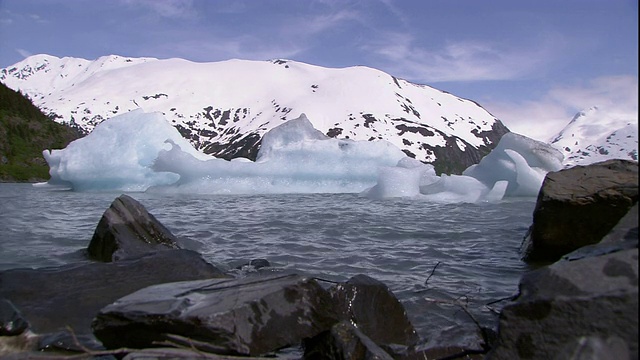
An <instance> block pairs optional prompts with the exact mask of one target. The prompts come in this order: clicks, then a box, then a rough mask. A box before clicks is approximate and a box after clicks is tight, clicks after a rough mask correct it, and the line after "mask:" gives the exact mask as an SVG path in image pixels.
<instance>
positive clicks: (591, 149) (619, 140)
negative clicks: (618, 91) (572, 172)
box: [550, 107, 638, 167]
mask: <svg viewBox="0 0 640 360" xmlns="http://www.w3.org/2000/svg"><path fill="white" fill-rule="evenodd" d="M550 144H551V145H552V146H554V147H555V148H557V149H558V150H560V151H561V152H562V153H563V155H564V165H565V166H567V167H569V166H575V165H588V164H591V163H594V162H598V161H603V160H607V159H630V160H635V161H638V115H637V114H629V113H619V112H614V111H607V110H605V109H601V108H598V107H592V108H590V109H588V110H585V111H581V112H579V113H577V114H576V115H575V116H574V117H573V119H572V120H571V121H570V122H569V123H568V124H567V126H565V127H564V129H562V131H560V132H559V133H558V134H557V135H555V136H554V137H552V138H551V141H550Z"/></svg>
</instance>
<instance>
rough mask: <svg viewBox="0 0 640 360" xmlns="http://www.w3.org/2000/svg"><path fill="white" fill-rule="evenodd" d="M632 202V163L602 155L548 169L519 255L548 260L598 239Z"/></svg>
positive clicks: (634, 192) (634, 177) (634, 183)
mask: <svg viewBox="0 0 640 360" xmlns="http://www.w3.org/2000/svg"><path fill="white" fill-rule="evenodd" d="M637 202H638V163H637V162H634V161H628V160H608V161H604V162H600V163H596V164H591V165H588V166H576V167H573V168H570V169H565V170H561V171H558V172H551V173H548V174H547V176H546V178H545V180H544V183H543V184H542V188H541V189H540V193H539V195H538V201H537V203H536V207H535V210H534V213H533V225H532V226H531V228H530V229H529V232H528V234H527V236H526V238H525V242H524V244H523V259H524V260H525V261H531V262H538V261H540V262H552V261H556V260H558V259H560V257H562V256H563V255H565V254H567V253H569V252H572V251H574V250H576V249H578V248H580V247H582V246H585V245H590V244H595V243H597V242H599V241H600V240H601V239H602V238H603V237H604V236H605V235H606V234H607V233H608V232H609V231H610V230H611V229H612V228H613V227H614V225H616V224H617V223H618V221H619V220H620V219H621V218H622V217H623V216H624V215H625V214H626V213H627V212H628V211H629V209H630V208H631V207H632V206H633V205H634V204H636V203H637Z"/></svg>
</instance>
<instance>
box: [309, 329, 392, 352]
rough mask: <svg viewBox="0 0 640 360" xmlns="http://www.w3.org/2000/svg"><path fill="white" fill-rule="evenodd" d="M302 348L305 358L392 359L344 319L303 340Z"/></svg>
mask: <svg viewBox="0 0 640 360" xmlns="http://www.w3.org/2000/svg"><path fill="white" fill-rule="evenodd" d="M304 349H305V351H304V359H305V360H365V359H366V360H393V358H392V357H391V355H389V354H387V353H386V352H385V351H384V350H383V349H382V348H380V346H378V345H376V343H374V342H373V341H372V340H371V339H369V338H368V337H367V336H366V335H365V334H363V333H362V332H361V331H360V330H358V328H356V327H355V326H353V325H352V324H351V323H349V322H346V321H342V322H339V323H337V324H335V325H334V326H332V327H331V330H329V331H326V332H323V333H322V334H320V335H318V336H316V337H314V338H312V339H309V340H307V341H305V343H304Z"/></svg>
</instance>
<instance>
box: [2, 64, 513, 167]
mask: <svg viewBox="0 0 640 360" xmlns="http://www.w3.org/2000/svg"><path fill="white" fill-rule="evenodd" d="M0 81H2V82H3V83H4V84H6V85H7V86H8V87H10V88H12V89H14V90H20V91H22V92H23V93H25V94H27V95H28V96H29V97H30V98H31V99H32V100H33V102H34V103H35V104H36V105H37V106H38V107H40V108H41V109H42V110H43V111H44V112H45V113H46V114H50V115H51V116H52V117H55V118H56V120H57V121H59V122H64V123H70V124H72V125H76V126H78V127H80V128H82V129H83V130H84V131H85V132H90V131H91V130H92V129H93V128H94V127H95V126H96V125H97V124H98V123H100V122H102V121H103V120H105V119H107V118H110V117H113V116H115V115H117V114H121V113H124V112H127V111H130V110H133V109H137V108H142V109H144V111H146V112H151V111H159V112H162V113H163V114H164V116H165V117H166V118H167V120H168V121H170V122H171V123H172V124H173V126H175V127H176V128H177V129H178V130H179V131H180V133H181V134H182V136H184V137H185V138H187V139H188V140H189V141H190V142H191V143H192V144H193V145H194V147H196V148H197V149H198V150H200V151H202V152H204V153H207V154H213V155H216V156H218V157H222V158H226V159H231V158H235V157H247V158H250V159H254V158H255V156H256V154H257V151H258V148H259V145H260V140H261V137H262V135H263V134H265V133H266V132H267V131H268V130H270V129H272V128H273V127H275V126H277V125H279V124H281V123H282V122H284V121H286V120H290V119H294V118H297V117H298V116H299V115H300V114H301V113H305V114H306V115H307V117H308V118H309V119H310V120H311V122H312V123H313V126H314V127H315V128H317V129H318V130H320V131H322V132H323V133H324V134H327V135H328V136H330V137H339V138H349V139H353V140H375V139H384V140H387V141H389V142H391V143H392V144H394V145H396V146H397V147H399V148H400V149H402V150H403V151H404V152H405V153H406V154H408V155H409V156H411V157H414V158H416V159H418V160H421V161H423V162H429V163H433V164H434V165H435V166H436V169H437V170H438V171H443V172H460V171H462V170H464V169H465V168H466V167H467V166H469V165H471V164H474V163H477V162H479V161H480V159H481V158H482V157H483V156H484V155H486V154H487V153H488V152H489V151H490V150H491V149H492V148H494V147H495V146H496V144H497V143H498V141H499V139H500V138H501V137H502V135H503V134H505V133H507V132H508V131H509V130H508V129H507V128H506V127H505V126H504V125H503V124H502V123H501V122H500V121H499V120H498V119H496V118H495V117H494V116H493V115H491V114H490V113H488V112H487V111H486V110H485V109H483V108H482V107H481V106H479V105H478V104H477V103H475V102H473V101H470V100H466V99H462V98H459V97H456V96H454V95H452V94H449V93H446V92H443V91H440V90H437V89H434V88H431V87H429V86H425V85H417V84H413V83H411V82H408V81H405V80H402V79H398V78H396V77H394V76H392V75H389V74H387V73H384V72H382V71H379V70H375V69H372V68H367V67H362V66H356V67H349V68H341V69H335V68H324V67H319V66H314V65H309V64H305V63H301V62H295V61H289V60H271V61H246V60H228V61H221V62H211V63H195V62H190V61H187V60H183V59H168V60H159V59H153V58H125V57H120V56H106V57H101V58H99V59H97V60H94V61H89V60H84V59H78V58H68V57H65V58H57V57H54V56H49V55H35V56H31V57H29V58H27V59H25V60H23V61H21V62H19V63H17V64H15V65H13V66H10V67H8V68H5V69H1V70H0Z"/></svg>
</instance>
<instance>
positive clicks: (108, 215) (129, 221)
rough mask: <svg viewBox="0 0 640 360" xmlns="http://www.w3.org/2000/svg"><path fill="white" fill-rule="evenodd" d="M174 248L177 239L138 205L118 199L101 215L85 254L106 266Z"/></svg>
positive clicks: (136, 202) (120, 197)
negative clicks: (107, 263)
mask: <svg viewBox="0 0 640 360" xmlns="http://www.w3.org/2000/svg"><path fill="white" fill-rule="evenodd" d="M178 248H179V246H178V242H177V238H176V237H175V236H174V235H173V234H172V233H171V231H169V230H168V229H167V228H166V227H165V226H164V225H162V224H161V223H160V222H159V221H158V220H156V218H155V217H154V216H153V215H151V214H150V213H149V212H148V211H147V209H145V207H144V206H142V204H140V203H139V202H138V201H136V200H135V199H133V198H132V197H130V196H128V195H120V196H119V197H117V198H116V199H115V200H114V201H113V203H111V206H110V207H109V208H108V209H107V210H106V211H105V212H104V214H103V215H102V218H101V219H100V222H99V223H98V226H97V227H96V230H95V232H94V234H93V238H91V242H90V243H89V248H88V249H87V250H88V252H89V257H91V258H92V259H94V260H98V261H105V262H110V261H115V260H120V259H124V258H132V257H136V256H141V255H143V254H146V253H148V252H151V251H155V250H167V249H178Z"/></svg>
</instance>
